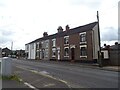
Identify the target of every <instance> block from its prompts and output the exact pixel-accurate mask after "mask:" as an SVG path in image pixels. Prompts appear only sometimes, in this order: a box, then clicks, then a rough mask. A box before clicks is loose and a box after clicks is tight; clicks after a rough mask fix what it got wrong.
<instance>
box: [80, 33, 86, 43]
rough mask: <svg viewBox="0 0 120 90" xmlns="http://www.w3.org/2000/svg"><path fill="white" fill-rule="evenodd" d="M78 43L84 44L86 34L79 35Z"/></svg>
mask: <svg viewBox="0 0 120 90" xmlns="http://www.w3.org/2000/svg"><path fill="white" fill-rule="evenodd" d="M80 43H86V32H83V33H80Z"/></svg>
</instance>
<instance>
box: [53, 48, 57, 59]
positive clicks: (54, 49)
mask: <svg viewBox="0 0 120 90" xmlns="http://www.w3.org/2000/svg"><path fill="white" fill-rule="evenodd" d="M53 51H55V55H53ZM52 57H56V48H52Z"/></svg>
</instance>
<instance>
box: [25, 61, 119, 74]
mask: <svg viewBox="0 0 120 90" xmlns="http://www.w3.org/2000/svg"><path fill="white" fill-rule="evenodd" d="M26 60H28V59H26ZM28 61H35V62H45V63H55V64H64V65H71V66H78V67H85V68H93V69H101V70H108V71H115V72H120V66H110V65H106V66H103V67H99V64H98V63H81V62H69V61H49V60H33V59H30V60H28Z"/></svg>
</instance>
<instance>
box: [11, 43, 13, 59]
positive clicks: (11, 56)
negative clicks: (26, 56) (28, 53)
mask: <svg viewBox="0 0 120 90" xmlns="http://www.w3.org/2000/svg"><path fill="white" fill-rule="evenodd" d="M12 50H13V42H11V58H12Z"/></svg>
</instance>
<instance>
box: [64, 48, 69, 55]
mask: <svg viewBox="0 0 120 90" xmlns="http://www.w3.org/2000/svg"><path fill="white" fill-rule="evenodd" d="M64 56H65V57H66V56H67V57H68V56H69V47H66V48H64Z"/></svg>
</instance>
